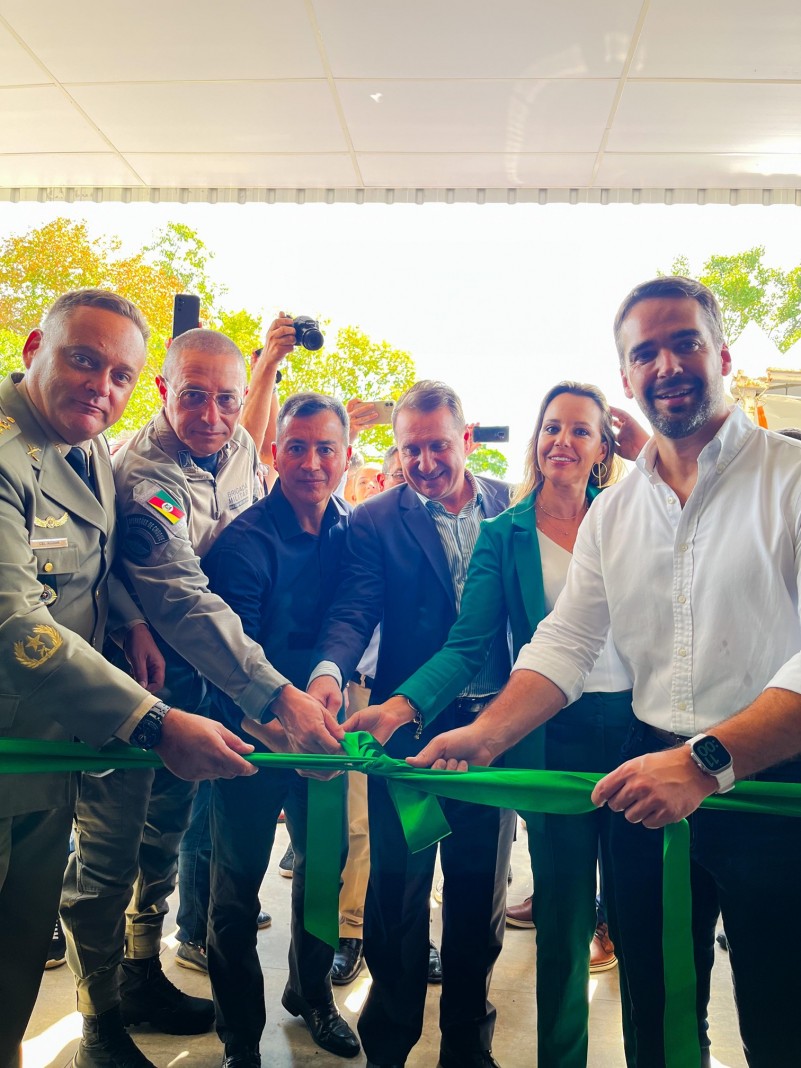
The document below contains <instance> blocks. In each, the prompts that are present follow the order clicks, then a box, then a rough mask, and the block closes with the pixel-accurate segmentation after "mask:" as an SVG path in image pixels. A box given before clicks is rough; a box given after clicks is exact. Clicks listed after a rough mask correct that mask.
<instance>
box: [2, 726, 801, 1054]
mask: <svg viewBox="0 0 801 1068" xmlns="http://www.w3.org/2000/svg"><path fill="white" fill-rule="evenodd" d="M342 748H343V750H344V755H342V754H336V755H333V754H332V755H328V754H323V755H318V754H315V755H312V754H302V753H252V754H251V755H250V756H248V757H246V758H245V759H246V760H248V761H249V762H250V763H252V764H255V765H256V766H257V767H260V768H262V767H264V768H295V769H297V770H308V771H340V772H342V771H361V772H363V773H365V774H368V775H378V776H379V777H381V778H383V779H385V780H386V781H387V786H388V789H389V792H390V796H391V797H392V801H393V804H394V806H395V809H396V810H397V813H398V817H399V819H400V821H401V825H402V827H403V833H404V835H405V837H406V842H407V844H408V846H409V849H410V850H411V851H412V852H415V853H416V852H418V851H420V850H422V849H427V848H429V847H430V846H432V845H434V844H435V843H436V842H439V841H440V840H441V839H442V838H444V837H445V836H446V835H448V834H450V828H449V826H448V823H447V820H446V819H445V816H444V814H443V812H442V808H441V806H440V804H439V801H438V800H437V797H450V798H453V799H456V800H460V801H471V802H473V803H474V804H479V805H494V806H496V807H498V808H511V809H517V810H518V811H522V812H544V813H550V814H555V815H579V814H581V813H585V812H592V811H594V808H595V806H594V805H593V803H592V801H591V800H590V794H591V793H592V790H593V787H594V786H595V784H596V783H597V782H598V780H599V779H601V778H603V776H602V775H595V774H589V773H586V772H567V771H533V770H528V769H517V768H470V769H469V770H468V771H465V772H459V773H454V772H451V771H434V770H432V769H425V770H421V769H418V768H411V767H409V765H408V764H406V763H405V762H404V761H402V760H393V759H392V758H391V757H389V756H387V754H386V753H385V752H384V750H383V748H382V747H381V745H379V743H378V742H376V740H375V739H374V738H373V737H372V736H371V735H369V734H365V733H363V732H357V733H353V734H346V735H345V738H344V741H343V743H342ZM160 766H161V761H160V760H159V758H158V756H156V755H155V754H154V753H146V752H143V751H142V750H140V749H133V748H130V747H128V746H109V747H108V748H107V749H105V750H102V751H99V750H96V749H92V748H90V747H89V746H87V745H84V744H83V743H80V742H43V741H26V740H20V739H14V738H8V739H0V774H3V773H6V774H18V773H22V772H47V771H49V772H53V771H55V772H71V771H89V772H98V771H106V770H109V769H110V768H155V767H160ZM344 806H345V792H344V789H343V786H342V782H341V780H339V779H332V780H329V781H322V780H318V779H310V780H309V809H308V841H307V844H306V854H307V859H306V897H305V908H306V928H307V930H309V931H310V932H311V933H312V934H314V935H316V936H317V937H318V938H321V939H322V940H323V941H324V942H327V943H328V944H329V945H331V946H334V947H336V946H337V945H338V941H339V908H338V905H339V902H338V895H337V894H335V893H334V892H333V887H335V886H337V885H338V882H339V871H340V850H341V839H340V835H339V833H338V828H340V827H342V826H343V824H344V820H345V808H344ZM703 807H704V808H713V809H719V810H724V811H729V812H750V813H762V814H763V815H778V816H801V784H797V783H766V782H741V783H738V784H737V786H736V787H735V789H734V790H733V791H732V792H731V793H727V794H725V795H724V796H719V795H715V796H713V797H709V798H707V799H706V800H705V801H704V802H703ZM334 828H337V831H334V830H333V829H334ZM689 844H690V835H689V827H688V825H687V822H686V820H682V821H681V822H680V823H677V824H672V825H670V826H668V827H666V828H665V831H664V865H663V880H662V893H663V899H662V951H663V959H664V973H665V1021H664V1022H665V1063H666V1065H667V1068H694V1066H697V1065H700V1060H701V1054H700V1049H699V1044H698V1031H697V1023H696V1012H695V964H694V958H693V944H692V929H691V922H690V921H691V916H692V898H691V894H690V853H689Z"/></svg>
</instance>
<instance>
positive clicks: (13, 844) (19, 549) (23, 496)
mask: <svg viewBox="0 0 801 1068" xmlns="http://www.w3.org/2000/svg"><path fill="white" fill-rule="evenodd" d="M146 331H147V327H146V325H145V323H144V320H143V319H142V317H141V314H140V313H139V312H138V310H137V309H136V308H135V307H134V306H133V305H131V304H130V303H129V302H128V301H123V300H122V299H121V298H118V297H116V296H114V295H113V294H106V293H103V292H102V291H98V290H86V291H81V292H79V293H71V294H65V296H64V297H62V298H60V299H59V301H57V302H56V304H55V305H54V306H53V308H52V309H51V310H50V312H49V313H48V315H47V316H46V317H45V320H44V323H43V325H42V328H41V329H40V330H35V331H33V333H32V334H31V335H30V337H29V338H28V340H27V342H26V344H25V348H24V350H23V353H24V360H25V364H26V367H27V368H28V373H27V374H26V375H25V377H24V378H23V376H21V375H16V374H15V375H10V376H9V377H8V378H6V379H5V381H3V382H2V384H0V544H1V545H2V553H1V554H0V649H2V656H0V695H1V696H0V739H6V738H12V739H13V738H31V739H37V740H38V739H46V740H53V741H70V740H72V739H73V738H74V737H75V736H78V737H80V738H82V739H83V740H84V741H86V742H89V743H90V744H92V745H95V746H101V745H103V744H105V743H106V742H107V741H109V740H110V739H111V738H113V737H114V736H116V737H117V738H120V739H123V740H128V739H129V738H131V736H132V733H133V735H134V738H133V739H132V740H138V732H139V731H140V729H141V727H142V722H143V717H144V718H147V719H149V718H150V714H149V710H150V709H151V707H152V706H154V705H156V704H157V700H156V698H155V697H154V696H153V695H152V694H150V693H148V692H147V690H145V689H144V688H143V687H142V686H140V685H139V684H138V683H137V682H135V681H134V680H133V679H132V678H130V676H128V675H125V674H123V673H122V672H120V671H118V670H117V669H116V668H115V667H113V666H112V665H111V664H109V663H108V662H107V661H106V660H104V659H103V657H102V656H101V654H100V648H101V647H102V644H103V640H104V635H105V631H106V623H107V618H108V621H109V626H110V628H111V629H115V630H119V632H120V634H122V635H124V636H125V645H126V652H127V653H128V654H129V656H130V657H131V659H132V661H133V662H134V667H135V673H136V674H137V676H138V677H140V678H142V679H143V681H145V682H147V681H148V665H149V670H150V672H151V674H153V673H155V672H156V671H157V670H158V669H157V667H156V665H157V662H158V660H159V658H158V653H157V650H156V649H155V646H154V645H153V643H152V640H151V639H150V637H149V632H148V630H147V627H145V626H144V625H141V612H140V611H139V610H137V609H136V608H135V606H134V605H133V603H132V602H131V600H130V598H129V597H127V595H126V594H125V591H124V590H123V589H122V588H121V587H119V585H118V584H115V582H114V580H113V578H112V577H111V576H110V575H109V568H110V565H111V558H112V554H113V552H114V548H115V537H116V534H115V524H114V507H113V501H114V486H113V481H112V473H111V465H110V461H109V455H108V447H107V445H106V443H105V440H104V439H103V438H102V437H100V436H98V435H100V434H101V432H102V430H103V429H104V428H105V426H107V425H110V423H111V422H114V421H115V420H116V419H118V418H119V416H120V415H121V414H122V411H123V409H124V407H125V402H126V401H127V399H128V396H129V395H130V392H131V390H132V389H133V386H134V385H135V383H136V379H137V377H138V374H139V371H140V370H141V367H142V365H143V364H144V359H145V347H144V337H146ZM109 382H110V383H111V384H109ZM79 442H80V443H82V444H84V445H85V446H87V451H89V450H91V455H90V457H89V472H90V476H91V480H93V482H94V490H93V489H92V488H91V486H90V485H87V484H86V483H85V482H84V481H82V479H81V477H79V475H78V474H77V473H76V472H75V470H74V469H73V468H72V466H71V461H72V457H71V458H70V460H68V459H67V456H68V454H69V453H70V451H71V446H73V445H77V444H78V443H79ZM84 455H86V454H84ZM115 586H116V588H115ZM137 623H139V625H137ZM167 721H169V722H170V730H169V731H168V728H167ZM189 721H193V722H191V723H190V722H189ZM194 721H196V722H194ZM163 723H164V738H163V739H162V740H161V743H160V744H159V752H160V755H162V757H163V758H164V759H165V760H168V761H169V762H170V764H171V766H172V767H173V768H174V769H175V770H177V771H179V772H180V773H181V774H189V775H193V774H197V775H199V776H200V775H203V774H215V773H220V771H222V770H223V768H222V766H220V768H219V769H218V770H217V771H214V770H211V768H210V758H209V757H208V756H205V755H204V757H203V759H202V763H203V765H205V767H201V766H200V765H199V764H198V760H197V758H196V756H195V755H194V753H188V752H186V751H183V752H179V750H178V747H177V745H176V732H178V733H180V734H181V735H182V736H183V737H184V738H186V737H187V736H188V735H192V736H193V737H197V739H198V740H199V741H200V740H202V739H206V746H207V748H211V747H210V745H209V743H210V741H211V739H212V735H213V733H214V731H213V726H214V725H212V724H210V723H207V722H206V721H203V720H197V717H194V716H192V717H188V716H186V715H185V714H184V713H182V712H180V711H179V710H178V709H173V710H171V711H170V712H169V715H167V717H166V719H165V720H164V721H163ZM198 724H199V726H198ZM216 733H217V735H218V739H219V731H217V732H216ZM232 738H233V736H232V735H230V734H228V735H225V736H223V741H224V742H227V741H228V739H232ZM233 744H236V742H235V741H234V743H233ZM219 756H220V754H219V750H218V759H219ZM230 757H231V758H233V754H230ZM225 759H228V757H226V758H225ZM233 759H234V761H235V764H237V765H238V764H241V765H242V768H243V769H245V770H248V769H247V766H246V765H244V763H242V762H241V761H240V760H239V759H238V758H233ZM225 773H227V774H235V773H236V769H235V768H234V766H233V765H232V764H229V766H228V768H227V769H226V770H225ZM74 798H75V777H74V776H73V775H71V774H69V773H66V772H54V773H46V774H43V773H37V774H34V775H25V774H13V775H12V774H4V775H0V962H2V964H1V965H0V1006H2V1009H1V1010H0V1065H2V1066H3V1068H7V1066H8V1065H13V1064H15V1063H17V1057H18V1047H19V1042H20V1040H21V1038H22V1035H23V1033H24V1030H25V1027H26V1024H27V1021H28V1018H29V1016H30V1013H31V1011H32V1008H33V1004H34V1001H35V999H36V993H37V990H38V987H39V983H40V981H41V976H42V967H43V964H44V961H45V958H46V956H47V950H48V948H49V945H50V939H51V937H52V934H53V921H54V919H55V916H56V911H57V908H58V895H59V890H60V887H61V876H62V872H63V868H64V861H65V858H66V854H67V849H68V838H69V823H70V818H71V815H72V807H73V803H74ZM12 961H13V966H11V964H10V962H12Z"/></svg>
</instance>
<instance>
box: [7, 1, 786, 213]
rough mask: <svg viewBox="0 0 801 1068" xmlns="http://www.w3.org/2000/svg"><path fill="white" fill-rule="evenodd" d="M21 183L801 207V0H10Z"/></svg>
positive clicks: (219, 194)
mask: <svg viewBox="0 0 801 1068" xmlns="http://www.w3.org/2000/svg"><path fill="white" fill-rule="evenodd" d="M0 199H5V200H12V201H13V200H31V199H39V200H53V199H65V200H77V199H90V200H91V199H93V200H97V201H101V200H124V201H127V200H132V201H133V200H154V201H157V200H179V201H198V200H200V201H206V200H210V201H212V202H214V201H218V200H219V201H222V200H234V201H240V202H245V201H248V200H261V201H267V202H271V201H273V200H299V201H304V200H327V201H340V200H344V201H357V202H361V201H362V200H380V201H384V200H386V201H390V202H392V201H396V202H400V201H409V200H412V201H417V202H423V201H429V200H443V201H448V202H451V201H463V200H468V201H469V200H472V201H476V200H478V201H479V202H482V201H510V202H514V201H516V200H518V201H522V200H535V201H539V202H541V203H545V202H548V201H554V200H555V201H571V202H579V201H591V202H600V203H607V202H614V201H634V202H665V201H667V202H668V203H671V202H691V203H711V202H722V203H753V202H756V203H762V202H764V203H795V204H799V205H801V2H799V0H758V2H755V0H650V2H649V0H646V2H642V0H551V2H544V0H494V2H493V3H488V2H487V0H227V3H225V4H220V3H216V2H214V3H213V2H212V0H191V2H190V0H137V3H136V4H130V3H124V4H123V3H120V2H118V0H74V2H73V3H71V4H65V3H64V2H63V0H0Z"/></svg>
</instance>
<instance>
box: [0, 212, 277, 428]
mask: <svg viewBox="0 0 801 1068" xmlns="http://www.w3.org/2000/svg"><path fill="white" fill-rule="evenodd" d="M211 259H212V253H211V252H210V251H209V250H208V249H207V248H206V246H205V245H204V244H203V242H202V241H201V239H200V238H199V237H198V235H197V234H196V233H195V231H194V230H192V229H190V228H189V227H188V226H184V225H182V224H179V223H168V224H167V225H166V226H165V227H164V228H163V229H162V230H161V231H159V232H158V233H157V234H156V236H155V238H154V240H153V241H152V243H151V244H149V245H146V246H145V247H144V248H142V249H141V250H140V251H139V252H136V253H134V254H133V255H124V254H123V252H122V244H121V242H120V241H119V239H118V238H115V237H101V238H94V239H93V238H91V237H90V236H89V232H88V229H87V226H86V224H85V223H83V222H72V221H71V220H69V219H55V220H54V221H53V222H50V223H47V224H46V225H45V226H41V227H38V228H36V229H32V230H29V231H28V232H27V233H25V234H22V235H13V236H11V237H8V238H6V239H5V241H2V242H0V323H2V324H3V328H2V329H0V371H2V373H3V374H7V373H8V372H9V371H14V370H21V369H22V359H21V352H22V345H23V343H24V341H25V338H26V336H27V334H28V333H29V331H30V330H32V329H34V328H35V327H36V326H38V324H39V323H40V322H41V320H42V317H43V316H44V313H45V312H46V311H47V309H48V307H49V306H50V305H51V304H52V303H53V301H54V300H55V299H56V297H57V296H58V295H59V294H60V293H63V292H65V291H66V290H68V289H78V288H82V287H85V286H97V287H99V288H102V289H111V290H113V291H114V292H116V293H120V294H121V295H122V296H124V297H127V298H128V299H129V300H132V301H133V302H134V303H135V304H137V305H138V306H139V308H141V310H142V313H143V314H144V316H145V318H146V319H147V321H148V323H149V325H150V330H151V336H150V341H149V343H148V359H147V363H146V364H145V369H144V371H143V372H142V375H141V377H140V379H139V384H138V385H137V387H136V390H135V391H134V394H133V396H132V397H131V400H130V402H129V404H128V407H127V408H126V411H125V415H124V416H123V417H122V419H121V420H120V422H119V424H118V425H117V428H116V432H122V431H125V430H133V429H136V428H137V427H140V426H142V425H143V423H145V422H146V421H147V420H148V419H149V418H150V416H151V415H152V414H153V412H155V411H156V410H157V408H158V406H159V404H160V401H159V397H158V393H157V391H156V388H155V385H154V383H153V379H154V377H155V375H157V374H158V372H159V370H160V368H161V364H162V362H163V359H164V352H165V345H166V342H167V339H168V338H169V337H170V336H171V334H172V303H173V297H174V296H175V294H176V293H197V294H198V295H199V296H200V298H201V321H202V322H203V323H204V324H205V325H207V326H210V327H211V328H213V329H216V330H223V331H224V332H226V333H230V334H231V336H232V337H233V338H234V340H235V341H236V342H237V344H238V345H239V346H240V348H242V350H243V352H244V353H245V354H246V355H247V354H248V353H249V352H251V351H252V350H253V349H254V348H257V347H258V345H259V344H261V340H260V339H261V337H262V328H261V321H260V319H258V318H256V317H254V316H252V315H250V314H249V313H248V312H246V311H244V310H239V311H235V310H229V309H226V308H224V307H222V306H221V305H220V297H221V296H222V294H223V293H224V289H221V287H216V288H215V286H214V285H213V284H212V281H211V279H210V277H209V273H208V267H209V263H210V261H211Z"/></svg>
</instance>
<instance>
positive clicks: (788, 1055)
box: [611, 720, 801, 1068]
mask: <svg viewBox="0 0 801 1068" xmlns="http://www.w3.org/2000/svg"><path fill="white" fill-rule="evenodd" d="M661 748H664V745H663V744H662V743H660V742H658V741H657V740H656V739H654V737H653V735H651V734H650V733H649V732H648V731H647V728H645V726H644V725H643V724H641V723H639V722H638V721H636V720H635V721H634V724H633V727H632V730H631V734H630V739H629V742H628V743H627V746H626V750H625V751H624V756H626V757H630V756H639V755H641V754H643V753H646V752H654V751H657V750H659V749H661ZM756 778H758V779H761V780H762V781H767V782H770V781H776V782H801V761H792V762H789V763H787V764H783V765H780V766H779V767H775V768H771V769H768V770H767V771H765V772H763V773H762V774H760V775H759V776H756ZM688 822H689V824H690V858H691V885H692V895H693V918H692V922H693V939H694V943H695V967H696V980H697V990H698V995H697V1014H698V1031H699V1040H700V1042H701V1045H702V1046H707V1045H709V1039H708V1037H707V1033H706V1015H707V1005H708V1001H709V984H710V972H711V969H712V962H713V956H714V935H715V923H716V920H717V916H718V911H719V910H720V912H721V913H722V915H723V922H724V925H725V928H726V936H727V938H728V940H729V960H730V962H731V967H732V972H733V976H734V992H735V999H736V1001H737V1012H738V1016H739V1022H740V1035H741V1037H742V1040H743V1047H744V1049H745V1056H746V1060H747V1061H748V1064H749V1065H750V1066H751V1068H797V1066H798V1065H799V1064H801V1033H799V1032H798V1031H797V1030H796V1026H795V1014H796V1013H797V1012H798V1006H799V1005H801V971H799V967H798V952H797V948H796V946H795V943H794V940H793V939H791V938H776V937H775V933H776V924H777V922H779V920H780V918H781V917H784V916H790V915H793V914H794V913H795V911H796V910H797V907H798V887H799V885H801V819H793V818H791V817H782V816H760V815H750V814H747V813H738V812H714V811H709V810H704V809H699V810H698V811H697V812H695V813H693V814H692V815H691V816H690V817H689V820H688ZM662 839H663V835H662V833H661V832H660V831H649V830H647V829H646V828H644V827H643V826H642V825H641V824H631V823H629V822H628V821H627V820H626V819H625V818H624V817H623V816H621V815H619V814H614V815H613V819H612V831H611V849H612V857H613V864H614V867H615V876H616V878H615V897H616V902H617V911H618V926H619V949H620V951H621V952H622V954H623V956H624V959H625V962H626V969H627V974H628V979H629V990H630V993H631V999H632V1006H633V1015H634V1027H635V1031H636V1042H637V1061H636V1063H637V1066H638V1068H662V1066H663V1065H664V1063H665V1059H664V1041H665V1039H664V1028H663V1019H664V1000H665V991H664V982H663V967H662Z"/></svg>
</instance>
